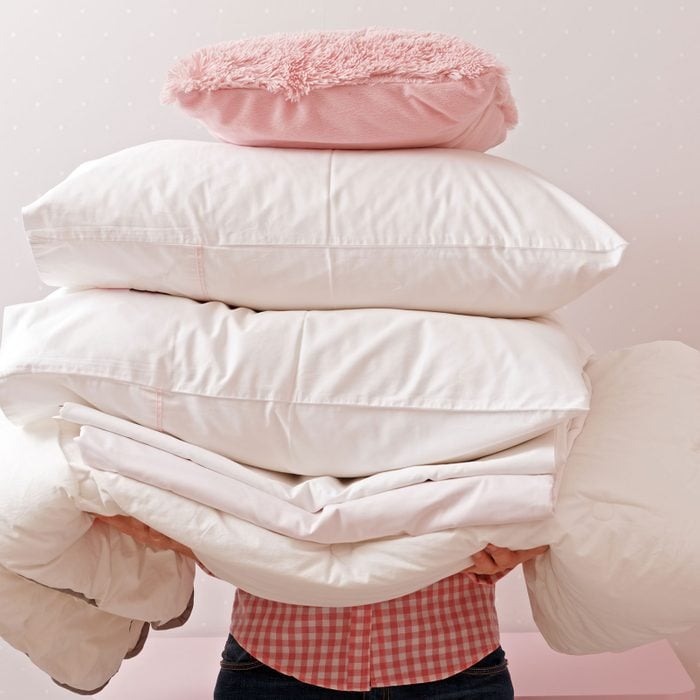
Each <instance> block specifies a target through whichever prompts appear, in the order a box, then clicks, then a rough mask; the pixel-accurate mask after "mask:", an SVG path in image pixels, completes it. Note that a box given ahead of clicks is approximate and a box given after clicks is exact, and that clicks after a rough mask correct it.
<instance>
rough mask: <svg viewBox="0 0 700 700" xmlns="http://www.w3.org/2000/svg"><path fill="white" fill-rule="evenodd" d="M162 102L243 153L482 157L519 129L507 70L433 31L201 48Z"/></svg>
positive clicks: (327, 35) (172, 79) (179, 68)
mask: <svg viewBox="0 0 700 700" xmlns="http://www.w3.org/2000/svg"><path fill="white" fill-rule="evenodd" d="M161 97H162V101H163V102H164V103H166V104H167V103H176V104H178V105H179V106H180V107H181V108H182V109H183V110H184V111H185V112H186V113H187V114H189V115H190V116H192V117H195V118H196V119H198V120H199V121H200V122H201V123H202V124H204V125H205V126H206V127H207V128H208V129H209V131H210V132H211V133H212V134H213V135H214V136H217V137H218V138H221V139H222V140H224V141H229V142H231V143H237V144H241V145H246V146H276V147H296V148H374V149H377V148H379V149H384V148H409V147H417V146H420V147H423V146H447V147H452V148H468V149H472V150H479V151H485V150H487V149H489V148H492V147H493V146H496V145H497V144H499V143H501V142H502V141H503V140H504V139H505V137H506V133H507V131H508V130H509V129H512V128H513V127H514V126H515V124H516V123H517V110H516V107H515V102H514V100H513V97H512V95H511V93H510V88H509V86H508V81H507V80H506V69H505V67H504V66H502V65H501V64H500V63H498V62H497V61H496V59H495V58H494V57H493V56H491V55H490V54H488V53H486V52H485V51H483V50H481V49H478V48H476V47H474V46H472V45H471V44H468V43H467V42H465V41H463V40H462V39H459V38H457V37H453V36H448V35H445V34H439V33H437V32H417V31H409V30H391V29H374V28H370V29H364V30H360V31H335V32H303V33H298V34H272V35H267V36H261V37H254V38H251V39H242V40H239V41H233V42H224V43H220V44H215V45H213V46H206V47H204V48H202V49H198V50H197V51H195V52H194V53H193V54H191V55H189V56H187V57H185V58H183V59H181V60H179V61H178V62H177V63H176V64H175V65H174V66H173V67H172V68H171V70H170V71H169V73H168V78H167V81H166V83H165V85H164V87H163V90H162V95H161Z"/></svg>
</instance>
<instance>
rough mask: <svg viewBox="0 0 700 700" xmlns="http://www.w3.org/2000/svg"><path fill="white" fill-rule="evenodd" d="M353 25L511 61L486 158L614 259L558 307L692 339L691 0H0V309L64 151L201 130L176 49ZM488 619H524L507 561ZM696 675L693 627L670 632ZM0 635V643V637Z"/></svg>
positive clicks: (218, 596) (615, 343)
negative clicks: (501, 117)
mask: <svg viewBox="0 0 700 700" xmlns="http://www.w3.org/2000/svg"><path fill="white" fill-rule="evenodd" d="M367 25H376V26H392V27H410V28H418V29H434V30H439V31H446V32H451V33H454V34H459V35H461V36H463V37H464V38H466V39H469V40H472V41H474V42H475V43H477V44H478V45H480V46H483V47H484V48H487V49H489V50H491V51H493V52H494V53H496V54H497V55H498V56H499V57H500V58H501V59H502V60H503V61H504V62H505V63H506V64H507V65H509V66H510V67H511V69H512V73H511V82H512V87H513V91H514V94H515V97H516V100H517V102H518V105H519V108H520V113H521V123H520V125H519V126H518V127H517V128H516V130H515V131H514V132H512V133H511V135H510V137H509V140H508V141H507V143H506V144H504V145H503V146H501V147H499V148H497V149H495V151H493V152H494V153H495V154H497V155H501V156H503V157H506V158H510V159H512V160H515V161H518V162H520V163H523V164H525V165H527V166H529V167H531V168H533V169H535V170H537V171H539V172H540V173H542V174H543V175H545V176H546V177H547V178H549V179H550V180H551V181H553V182H554V183H556V184H557V185H559V186H560V187H562V188H563V189H565V190H567V191H568V192H570V193H571V194H572V195H573V196H575V197H576V198H578V199H579V200H581V201H582V202H583V203H585V204H586V205H587V206H589V207H590V208H591V209H593V210H594V211H595V212H597V213H598V214H599V215H600V216H602V217H603V218H604V219H606V220H607V221H608V222H609V223H610V224H612V225H613V226H615V227H616V228H617V230H618V231H619V232H620V234H622V235H623V236H624V237H625V238H626V239H627V240H628V241H630V246H629V248H628V253H627V256H626V259H625V261H624V264H623V266H622V267H621V269H620V270H619V271H618V272H617V273H616V274H615V275H614V276H613V277H612V278H610V279H609V280H607V281H606V282H605V283H603V284H601V285H600V286H599V287H597V288H596V289H594V290H592V291H591V292H589V293H588V294H587V295H586V296H585V297H583V298H582V299H580V300H579V301H576V302H574V303H572V304H570V305H569V307H568V308H567V309H565V310H564V312H563V313H564V316H565V318H567V319H569V320H570V321H571V322H572V323H574V324H576V326H577V327H578V328H579V329H580V330H581V331H583V332H584V333H586V334H587V335H588V338H589V339H590V340H591V342H592V343H593V345H594V346H595V347H596V348H597V349H598V350H600V351H605V350H607V349H610V348H614V347H621V346H625V345H631V344H634V343H639V342H645V341H649V340H654V339H659V338H672V339H679V340H682V341H683V342H685V343H687V344H689V345H692V346H694V347H696V348H700V323H698V317H699V311H700V274H698V273H699V262H698V261H700V234H699V233H698V221H699V220H700V217H699V216H698V214H699V213H700V211H699V210H700V206H699V204H698V201H699V197H698V163H700V139H699V138H698V134H697V127H698V114H700V109H699V107H698V87H697V86H698V77H699V76H698V66H700V41H698V26H700V3H698V2H693V1H691V0H685V1H684V0H678V2H665V1H663V0H638V1H637V2H635V1H634V0H615V2H609V1H606V0H565V1H564V0H541V1H539V2H533V1H531V0H501V1H500V2H498V1H497V0H496V2H494V0H470V1H469V2H466V1H459V0H452V1H450V0H421V1H415V0H414V1H412V0H382V1H381V2H380V1H379V0H376V1H375V2H365V1H363V0H356V1H353V2H348V1H347V0H293V1H292V0H260V1H257V0H256V2H252V1H250V2H243V1H242V0H237V1H236V2H231V1H226V0H197V2H192V1H188V0H169V1H166V0H148V1H147V2H130V1H129V0H100V2H99V3H96V2H87V1H77V0H62V1H61V2H55V0H35V1H34V2H25V1H24V0H14V1H9V2H8V1H7V0H5V1H4V2H2V4H0V32H1V34H0V36H1V37H2V38H1V39H0V51H1V52H2V54H1V56H0V58H1V60H0V85H1V86H2V96H3V103H2V105H3V106H2V110H1V111H0V139H1V141H0V147H1V149H0V153H1V154H2V161H1V162H2V169H1V171H0V176H1V177H2V190H1V191H2V192H3V196H2V201H1V202H0V221H2V226H3V230H2V236H1V237H0V306H3V305H6V304H11V303H16V302H20V301H27V300H31V299H36V298H39V297H42V296H44V295H45V293H46V292H47V291H48V288H47V287H44V286H43V285H42V284H40V283H39V281H38V278H37V277H36V273H35V271H34V268H33V265H32V262H31V259H30V255H29V250H28V247H27V245H26V242H25V241H24V237H23V233H22V228H21V224H20V220H19V209H20V207H21V206H22V205H23V204H26V203H28V202H30V201H31V200H33V199H34V198H35V197H36V196H38V195H39V194H41V193H42V192H44V191H45V190H46V189H48V188H49V187H51V186H53V185H54V184H55V183H56V182H58V181H59V180H60V179H61V178H62V177H64V176H65V175H66V174H67V173H68V172H70V170H71V169H72V168H74V167H75V166H77V165H78V164H79V163H80V162H82V161H84V160H86V159H88V158H93V157H97V156H100V155H104V154H107V153H109V152H111V151H114V150H117V149H120V148H124V147H126V146H130V145H134V144H137V143H141V142H144V141H148V140H152V139H158V138H195V139H207V138H209V137H208V136H207V134H206V133H205V132H204V131H202V130H201V129H200V128H199V127H198V126H197V125H195V124H194V123H193V122H191V121H189V120H188V119H186V118H185V117H184V116H183V115H182V114H180V113H178V112H177V111H176V110H175V109H174V108H172V107H170V108H165V107H161V106H160V105H159V103H158V90H159V87H160V84H161V81H162V80H163V77H164V75H165V73H166V71H167V69H168V67H169V66H170V65H171V64H172V62H173V61H174V60H175V58H176V57H177V56H181V55H183V54H185V53H186V52H188V51H190V50H192V49H194V48H196V47H198V46H201V45H203V44H208V43H212V42H215V41H221V40H226V39H235V38H238V37H242V36H246V35H253V34H258V33H268V32H272V31H292V30H302V29H314V28H317V29H320V28H334V29H335V28H338V29H340V28H347V29H350V28H360V27H364V26H367ZM199 591H200V593H199V596H198V601H197V608H196V612H195V614H194V617H193V619H192V620H191V621H190V623H189V624H188V625H187V627H185V628H184V629H183V630H180V631H174V632H172V634H212V635H224V634H225V630H226V627H227V616H228V612H229V608H230V602H231V598H232V589H231V588H230V587H229V586H226V585H223V584H220V583H215V582H211V581H207V582H206V583H203V585H202V586H201V588H200V589H199ZM498 608H499V617H500V620H501V625H502V628H503V629H504V630H508V631H514V630H528V629H535V627H534V623H533V622H532V619H531V615H530V611H529V605H528V601H527V595H526V592H525V587H524V583H523V579H522V575H521V573H520V571H519V570H518V571H517V572H515V573H512V574H510V575H509V576H507V577H506V578H505V579H504V580H503V581H502V582H501V583H499V584H498ZM673 641H674V642H675V643H676V645H677V646H676V649H677V651H678V653H679V655H680V656H681V658H682V660H683V661H684V663H685V665H686V668H687V669H688V670H689V672H690V673H691V675H693V676H694V678H695V682H696V683H697V684H698V685H700V668H699V666H700V630H697V632H694V633H689V634H687V635H683V636H679V637H677V638H675V639H674V640H673ZM1 646H2V645H0V649H1Z"/></svg>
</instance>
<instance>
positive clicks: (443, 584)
mask: <svg viewBox="0 0 700 700" xmlns="http://www.w3.org/2000/svg"><path fill="white" fill-rule="evenodd" d="M505 573H506V572H502V573H499V574H491V575H488V576H487V575H480V576H479V577H478V578H475V577H473V575H472V576H469V575H467V574H465V573H463V572H459V573H457V574H454V575H452V576H449V577H447V578H444V579H442V580H440V581H438V582H437V583H434V584H432V585H431V586H428V587H426V588H423V589H421V590H419V591H416V592H415V593H409V594H408V595H404V596H401V597H400V598H394V599H393V600H388V601H383V602H380V603H372V604H368V605H355V606H350V607H344V608H332V607H312V606H307V605H289V604H286V603H278V602H275V601H270V600H265V599H264V598H258V597H257V596H254V595H251V594H250V593H247V592H246V591H243V590H241V589H240V588H238V589H236V595H235V598H234V601H233V612H232V614H231V627H230V632H231V634H232V635H233V637H234V638H235V639H236V641H237V642H238V643H239V644H240V645H241V646H242V647H243V648H244V649H245V650H246V651H247V652H248V653H249V654H252V655H253V656H254V657H255V658H256V659H258V660H259V661H262V662H263V663H264V664H266V665H267V666H270V667H271V668H274V669H276V670H277V671H280V672H281V673H284V674H286V675H289V676H294V677H295V678H297V679H299V680H301V681H305V682H306V683H312V684H314V685H318V686H323V687H325V688H333V689H335V690H355V691H364V690H369V689H370V688H377V687H383V686H395V685H407V684H411V683H426V682H428V681H435V680H440V679H442V678H447V677H448V676H451V675H453V674H455V673H458V672H459V671H462V670H464V669H465V668H468V667H469V666H472V665H473V664H475V663H476V662H477V661H479V660H481V659H483V658H484V657H485V656H486V655H487V654H489V653H491V652H492V651H493V650H494V649H496V648H497V647H498V645H499V643H500V641H499V640H500V637H499V629H498V617H497V615H496V606H495V588H496V587H495V585H494V584H495V582H496V581H497V580H498V579H500V578H502V577H503V576H504V575H505Z"/></svg>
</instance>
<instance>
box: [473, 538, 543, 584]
mask: <svg viewBox="0 0 700 700" xmlns="http://www.w3.org/2000/svg"><path fill="white" fill-rule="evenodd" d="M548 549H549V545H548V544H545V545H542V546H541V547H533V548H532V549H507V548H506V547H496V545H493V544H488V545H486V547H485V548H484V549H482V550H481V551H480V552H477V553H476V554H474V555H472V559H473V560H474V564H473V565H472V566H470V567H468V568H466V569H464V570H463V573H465V574H466V575H467V576H469V577H470V578H472V579H473V580H477V581H478V580H479V577H480V576H485V577H487V578H488V577H491V576H494V575H498V578H502V577H503V576H505V575H506V574H507V573H508V572H510V571H512V570H513V569H514V568H515V567H516V566H518V564H522V563H523V562H526V561H528V560H530V559H534V558H535V557H537V556H539V555H540V554H544V553H545V552H546V551H547V550H548Z"/></svg>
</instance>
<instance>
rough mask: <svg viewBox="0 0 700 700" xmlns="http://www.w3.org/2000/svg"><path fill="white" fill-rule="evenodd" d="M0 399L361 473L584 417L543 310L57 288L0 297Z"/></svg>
mask: <svg viewBox="0 0 700 700" xmlns="http://www.w3.org/2000/svg"><path fill="white" fill-rule="evenodd" d="M2 340H3V342H2V348H1V349H0V407H1V408H2V410H3V411H4V412H5V414H6V415H7V416H8V418H10V420H12V421H13V422H16V423H19V424H24V423H27V422H30V421H32V420H35V419H37V418H42V417H43V418H46V417H51V416H53V415H55V414H56V413H57V412H58V409H59V406H60V404H62V403H64V402H66V401H74V402H76V403H87V404H90V405H92V406H94V407H95V408H97V409H99V410H101V411H104V412H106V413H111V414H113V415H116V416H118V417H122V418H127V419H129V420H133V421H134V422H136V423H140V424H142V425H145V426H147V427H150V428H154V429H156V430H163V431H164V432H167V433H170V434H171V435H174V436H176V437H178V438H180V439H182V440H185V441H187V442H191V443H193V444H195V445H199V446H201V447H204V448H207V449H210V450H212V451H213V452H218V453H219V454H222V455H224V456H226V457H229V458H230V459H233V460H235V461H237V462H243V463H245V464H250V465H253V466H257V467H265V468H268V469H273V470H277V471H282V472H288V473H293V474H302V475H332V476H343V477H354V476H366V475H369V474H373V473H376V472H377V471H386V470H389V469H396V468H400V467H404V466H410V465H416V464H430V463H433V462H460V461H466V460H469V459H475V458H477V457H481V456H484V455H486V454H491V453H493V452H497V451H499V450H502V449H506V448H508V447H511V446H513V445H516V444H518V443H520V442H523V441H525V440H528V439H530V438H532V437H535V436H537V435H541V434H542V433H544V432H547V431H548V430H551V429H553V428H554V427H555V426H557V425H560V424H567V425H568V423H569V421H571V420H573V419H575V418H576V417H580V416H582V415H585V413H586V412H587V410H588V402H589V387H588V384H587V382H586V379H585V377H584V374H583V371H582V368H583V365H584V364H585V362H586V359H587V358H588V357H589V355H590V352H591V349H590V346H587V345H586V344H585V343H583V341H581V343H579V342H578V341H577V340H576V339H575V338H574V337H573V336H571V335H570V334H569V333H567V331H566V330H565V329H564V328H563V327H562V326H561V325H560V324H559V323H558V322H557V321H556V320H555V319H553V318H548V317H541V318H539V319H532V320H531V319H494V318H485V317H482V316H461V315H456V314H444V313H432V312H426V311H405V310H396V309H359V310H352V309H350V310H340V311H309V312H304V311H265V312H260V313H256V312H254V311H251V310H250V309H244V308H237V309H230V308H229V307H227V306H226V305H225V304H222V303H219V302H209V303H206V304H201V303H198V302H196V301H192V300H190V299H185V298H182V297H175V296H168V295H165V294H149V293H145V292H135V291H127V290H101V289H93V290H82V291H75V290H74V291H66V290H59V291H57V292H54V293H53V294H52V295H50V296H49V297H48V298H46V299H44V300H42V301H38V302H32V303H27V304H19V305H16V306H10V307H7V308H6V309H5V323H4V331H3V339H2Z"/></svg>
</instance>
